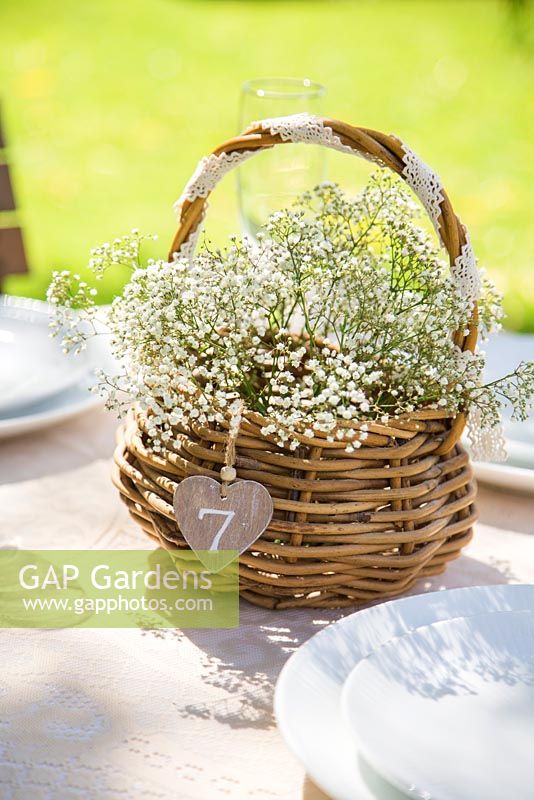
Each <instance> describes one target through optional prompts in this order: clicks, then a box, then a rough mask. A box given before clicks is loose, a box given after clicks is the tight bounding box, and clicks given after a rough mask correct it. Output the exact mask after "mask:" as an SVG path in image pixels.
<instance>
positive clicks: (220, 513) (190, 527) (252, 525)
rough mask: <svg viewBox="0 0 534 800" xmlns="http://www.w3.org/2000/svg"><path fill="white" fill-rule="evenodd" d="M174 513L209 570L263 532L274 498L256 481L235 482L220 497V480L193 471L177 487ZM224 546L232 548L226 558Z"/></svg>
mask: <svg viewBox="0 0 534 800" xmlns="http://www.w3.org/2000/svg"><path fill="white" fill-rule="evenodd" d="M174 515H175V517H176V522H177V523H178V527H179V528H180V531H181V532H182V535H183V537H184V539H185V540H186V542H187V544H188V545H189V547H190V548H191V550H194V551H195V553H196V554H197V555H198V558H199V560H200V561H202V563H203V564H204V566H205V567H207V568H208V569H209V570H210V571H212V572H219V571H220V570H221V569H223V568H224V567H225V566H227V565H228V564H229V563H230V562H231V561H232V560H233V559H234V558H235V552H236V551H237V552H238V553H239V554H241V553H243V552H244V551H245V550H246V549H247V547H249V546H250V545H251V544H252V543H253V542H255V541H256V539H258V538H259V537H260V536H261V534H262V533H263V531H264V530H265V528H266V527H267V525H268V524H269V522H270V521H271V519H272V516H273V501H272V498H271V495H270V494H269V492H268V491H267V489H266V488H265V486H262V485H261V483H257V482H256V481H237V482H236V483H232V484H231V485H230V486H228V487H227V489H226V497H221V484H220V483H219V482H218V481H216V480H214V478H208V477H205V476H203V475H193V476H191V477H190V478H186V479H185V480H183V481H182V482H181V483H179V484H178V486H177V487H176V491H175V492H174ZM225 550H228V551H230V552H229V553H228V558H227V559H225V557H224V556H223V555H222V553H223V552H224V551H225ZM199 551H200V554H199ZM206 551H211V552H213V554H214V557H213V558H211V557H210V555H209V553H207V552H206Z"/></svg>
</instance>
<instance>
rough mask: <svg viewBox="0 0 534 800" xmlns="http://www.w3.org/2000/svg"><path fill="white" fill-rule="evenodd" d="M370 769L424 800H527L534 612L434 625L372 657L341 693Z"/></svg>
mask: <svg viewBox="0 0 534 800" xmlns="http://www.w3.org/2000/svg"><path fill="white" fill-rule="evenodd" d="M342 708H343V713H344V715H345V717H346V719H347V721H348V723H349V725H350V727H351V729H352V732H353V734H354V736H355V739H356V741H357V743H358V748H359V750H360V752H361V753H362V754H363V756H364V758H366V759H367V761H368V762H369V764H370V765H371V766H372V767H373V768H374V769H375V770H376V771H377V772H378V773H379V774H381V775H382V776H383V777H385V778H386V779H387V780H388V781H390V782H391V783H392V784H393V785H394V786H396V787H398V788H399V789H400V790H401V791H403V792H405V793H406V794H408V796H411V797H417V798H421V799H422V800H431V799H432V800H504V799H505V798H510V800H511V799H512V798H513V800H532V797H533V796H534V757H533V753H532V746H533V743H534V613H533V612H532V611H517V612H516V611H509V612H506V611H505V612H494V613H488V614H479V615H475V616H471V617H466V618H464V619H453V620H448V621H446V622H437V623H435V624H433V625H429V626H427V627H424V628H420V629H419V630H417V631H413V632H411V633H409V634H407V635H406V636H402V637H400V638H398V639H396V640H394V641H392V642H390V643H389V644H386V645H384V646H383V647H381V648H379V649H377V650H376V651H375V652H374V653H372V654H371V655H369V656H368V657H367V658H365V659H364V660H362V661H361V662H360V664H358V665H357V666H356V667H355V669H354V670H353V672H352V673H351V675H350V677H349V678H348V680H347V682H346V683H345V687H344V689H343V693H342Z"/></svg>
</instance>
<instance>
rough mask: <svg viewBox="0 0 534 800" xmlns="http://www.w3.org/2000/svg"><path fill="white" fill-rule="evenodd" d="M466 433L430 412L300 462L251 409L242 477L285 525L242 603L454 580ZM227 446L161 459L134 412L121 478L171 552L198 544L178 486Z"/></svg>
mask: <svg viewBox="0 0 534 800" xmlns="http://www.w3.org/2000/svg"><path fill="white" fill-rule="evenodd" d="M324 122H325V124H326V125H328V126H329V127H331V128H332V130H333V131H334V132H335V133H336V134H337V135H338V136H339V138H340V139H341V141H342V143H343V144H345V145H348V146H350V147H351V148H353V149H354V150H356V151H359V152H361V153H364V154H367V155H370V156H372V157H373V158H374V159H378V160H380V161H381V162H382V163H383V164H385V165H386V166H389V167H390V168H392V169H394V170H395V171H396V172H398V173H399V174H401V173H402V169H403V162H402V155H403V151H402V147H401V145H400V143H399V141H398V140H397V139H395V138H394V137H392V136H386V135H384V134H381V133H377V132H374V131H369V130H367V129H362V128H353V127H351V126H348V125H346V124H344V123H340V122H337V121H335V120H325V121H324ZM277 143H284V142H283V140H282V139H281V137H280V136H279V135H277V134H272V133H271V132H270V131H264V130H262V129H261V127H255V128H252V129H249V131H247V132H245V134H243V135H242V136H240V137H237V138H236V139H233V140H230V141H229V142H227V143H226V144H225V145H223V146H222V147H221V148H218V150H216V151H215V153H216V154H219V153H221V152H226V153H231V152H235V151H238V150H251V149H254V150H255V149H259V148H263V147H271V146H272V145H273V144H277ZM443 197H444V199H443V202H442V204H441V212H442V213H441V217H440V218H439V220H438V222H439V228H440V234H441V237H442V240H443V242H444V244H445V246H446V248H447V250H448V253H449V257H450V260H451V264H453V263H454V261H455V259H456V257H457V256H458V255H459V254H460V250H461V247H462V245H463V244H464V243H465V231H464V229H463V226H462V225H461V223H460V222H459V220H458V219H457V217H456V216H455V214H454V212H453V211H452V208H451V206H450V202H449V200H448V198H447V196H446V194H445V193H443ZM204 205H205V198H203V197H199V198H196V199H195V200H193V201H192V202H189V201H186V202H185V203H184V204H183V206H182V212H181V223H180V227H179V229H178V233H177V234H176V236H175V239H174V241H173V245H172V249H171V252H175V251H176V250H177V249H179V247H180V246H181V245H182V244H183V243H184V242H186V241H187V240H188V238H189V237H190V236H191V235H192V233H193V232H194V231H195V229H196V228H197V226H198V225H199V224H200V221H201V219H202V216H203V211H204ZM476 321H477V320H476V309H475V311H474V314H473V319H472V321H471V324H470V326H469V333H468V335H467V336H464V334H463V332H462V333H460V334H454V335H455V337H456V341H457V342H458V344H459V345H460V346H462V347H463V348H464V349H470V350H474V347H475V343H476V330H477V329H476ZM451 335H452V332H451ZM464 423H465V418H464V415H463V414H460V415H458V416H457V417H456V418H454V419H452V418H450V417H449V416H448V415H447V414H445V413H443V412H440V411H430V410H428V411H421V412H419V413H417V414H413V415H411V416H410V418H409V419H408V418H404V419H400V420H394V421H390V422H389V423H388V424H387V425H382V424H378V423H373V424H369V435H368V438H367V439H366V440H365V441H364V442H363V443H362V445H363V446H362V447H361V448H360V449H358V450H356V451H355V452H353V453H347V452H345V450H344V449H343V447H341V446H340V445H339V443H336V442H329V441H328V440H327V438H326V435H322V434H320V433H317V434H316V438H314V439H311V440H310V439H305V438H303V437H301V439H300V441H301V446H300V448H299V449H298V450H297V451H296V452H290V451H289V450H285V449H282V448H280V447H279V446H278V445H277V444H276V443H275V441H274V438H273V437H270V436H266V435H263V434H262V433H261V428H262V427H263V426H264V425H265V424H266V421H265V420H264V419H262V418H261V417H260V416H259V415H258V414H255V413H251V412H245V414H244V418H243V421H242V423H241V426H240V430H239V435H238V437H237V440H236V460H235V467H236V469H237V476H238V479H239V478H242V479H252V480H256V481H260V482H261V483H263V484H264V486H266V487H267V489H268V490H269V492H270V494H271V496H272V498H273V503H274V516H273V519H272V521H271V523H270V524H269V526H268V528H267V529H266V531H265V532H264V533H263V534H262V536H261V537H260V539H259V540H258V541H256V542H255V543H254V544H253V545H252V546H251V547H250V548H249V550H248V551H246V552H245V553H244V554H243V555H242V556H241V559H240V589H241V593H242V595H243V596H244V597H245V598H247V599H248V600H250V601H251V602H253V603H257V604H259V605H263V606H266V607H269V608H288V607H296V606H314V607H338V606H345V605H357V604H362V603H368V602H370V601H373V600H376V599H380V598H386V597H391V596H394V595H397V594H400V593H402V592H404V591H406V590H407V589H409V588H410V587H411V586H413V584H414V583H415V581H416V580H418V579H419V578H421V577H424V576H428V575H434V574H437V573H439V572H441V571H443V569H444V568H445V566H446V564H447V562H448V561H449V560H451V559H453V558H456V557H457V556H458V555H459V553H460V551H461V549H462V547H464V545H465V544H467V542H468V541H469V540H470V538H471V536H472V526H473V523H474V521H475V519H476V511H475V508H474V505H473V501H474V498H475V493H476V489H475V485H474V483H473V480H472V472H471V468H470V466H469V462H468V456H467V454H466V453H465V451H464V450H463V448H462V447H461V446H460V444H459V443H458V440H459V437H460V435H461V432H462V429H463V426H464ZM353 427H355V428H357V427H358V423H357V422H355V423H354V425H353ZM227 439H228V432H227V429H225V428H223V427H220V426H218V427H214V428H213V429H211V428H206V427H200V426H199V427H195V428H192V429H191V430H184V429H180V430H176V437H175V440H174V442H173V444H172V447H171V446H169V449H167V450H166V451H164V452H162V453H159V454H155V453H153V452H151V450H150V446H149V440H148V437H147V435H146V420H145V418H144V416H143V413H141V412H140V411H139V410H138V409H135V408H134V409H132V410H131V411H130V413H129V415H128V418H127V419H126V421H125V423H124V424H123V425H122V426H121V428H120V429H119V433H118V444H117V449H116V452H115V470H114V482H115V484H116V486H117V487H118V489H119V491H120V493H121V497H122V498H123V500H124V501H125V502H126V504H127V505H128V507H129V509H130V513H131V514H132V516H133V517H134V519H136V520H137V521H138V522H139V523H140V525H141V526H142V528H143V529H144V530H145V531H146V532H147V533H148V534H149V535H150V536H152V537H153V538H154V539H155V540H156V542H157V543H159V544H161V545H162V546H163V547H165V548H168V549H173V548H186V547H187V544H186V542H185V540H184V538H183V537H182V535H181V533H180V531H179V529H178V526H177V524H176V520H175V516H174V512H173V506H172V502H173V494H174V490H175V488H176V485H177V483H179V482H180V480H182V479H183V478H185V477H187V476H189V475H209V476H211V477H214V478H218V477H219V471H220V468H221V466H222V465H223V463H224V451H225V446H226V442H227Z"/></svg>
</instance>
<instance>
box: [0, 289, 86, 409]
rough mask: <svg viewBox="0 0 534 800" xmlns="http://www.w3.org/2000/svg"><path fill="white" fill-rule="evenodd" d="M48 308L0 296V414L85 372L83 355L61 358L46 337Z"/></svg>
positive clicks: (36, 399)
mask: <svg viewBox="0 0 534 800" xmlns="http://www.w3.org/2000/svg"><path fill="white" fill-rule="evenodd" d="M49 321H50V319H49V306H48V304H47V303H42V302H41V301H39V300H30V299H28V298H25V297H10V296H8V295H3V296H1V297H0V364H1V365H2V368H1V370H0V414H1V415H2V416H3V415H4V414H5V412H6V411H14V410H18V411H19V412H20V411H21V410H22V409H24V408H25V407H26V406H28V405H30V404H35V403H37V402H39V401H41V400H44V399H45V398H47V397H51V396H52V395H54V394H58V393H59V392H61V391H63V390H64V389H67V388H68V387H70V386H73V385H74V384H75V383H77V382H78V381H79V380H81V378H82V376H83V375H84V374H85V373H86V372H87V370H88V362H87V357H86V354H85V353H81V354H80V355H78V356H76V357H73V358H65V354H64V353H63V352H62V349H61V345H60V342H59V340H58V339H52V338H51V337H50V327H49Z"/></svg>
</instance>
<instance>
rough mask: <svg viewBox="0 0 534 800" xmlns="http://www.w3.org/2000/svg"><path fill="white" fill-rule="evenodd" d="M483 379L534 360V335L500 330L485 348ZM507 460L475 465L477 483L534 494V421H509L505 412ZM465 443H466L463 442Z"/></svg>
mask: <svg viewBox="0 0 534 800" xmlns="http://www.w3.org/2000/svg"><path fill="white" fill-rule="evenodd" d="M485 350H486V359H487V361H486V370H485V380H487V381H492V380H495V379H496V378H499V377H502V375H504V374H506V372H508V371H509V370H510V369H512V368H514V367H515V366H517V364H519V362H520V361H533V360H534V334H528V333H526V334H520V333H510V332H509V331H502V332H501V333H499V334H498V335H497V336H494V337H492V338H491V340H490V341H489V342H488V344H487V346H486V347H485ZM504 433H505V436H506V444H507V450H508V460H507V461H506V462H505V463H503V464H494V463H490V462H480V461H479V462H475V463H474V464H473V466H474V470H475V475H476V477H477V480H478V481H480V482H481V483H489V484H491V485H492V486H500V487H502V488H504V489H513V490H515V491H521V492H528V493H531V494H534V419H533V418H531V419H529V420H527V421H525V422H512V421H511V420H510V419H509V414H506V413H505V419H504ZM466 444H467V441H466Z"/></svg>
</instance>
